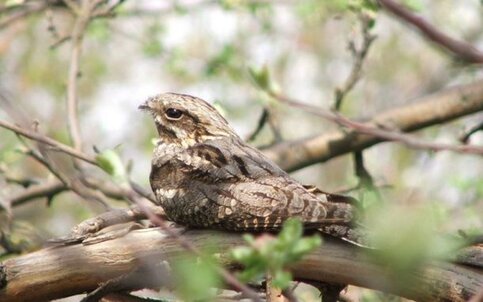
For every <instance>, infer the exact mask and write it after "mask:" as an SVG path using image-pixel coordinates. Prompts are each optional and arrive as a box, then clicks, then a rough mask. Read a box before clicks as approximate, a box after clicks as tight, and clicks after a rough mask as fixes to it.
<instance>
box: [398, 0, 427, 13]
mask: <svg viewBox="0 0 483 302" xmlns="http://www.w3.org/2000/svg"><path fill="white" fill-rule="evenodd" d="M403 2H404V5H405V6H406V7H407V8H409V9H410V10H412V11H414V12H420V11H421V10H422V9H423V3H421V1H420V0H404V1H403Z"/></svg>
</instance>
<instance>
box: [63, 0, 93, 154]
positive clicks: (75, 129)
mask: <svg viewBox="0 0 483 302" xmlns="http://www.w3.org/2000/svg"><path fill="white" fill-rule="evenodd" d="M64 2H65V4H66V5H67V6H69V8H70V9H71V10H73V11H74V13H75V14H76V21H75V24H74V29H73V30H72V34H71V41H72V50H71V54H70V64H69V76H68V81H67V126H68V128H69V134H70V137H71V140H72V143H73V145H74V149H76V150H82V137H81V134H80V125H79V119H78V116H77V107H78V104H77V98H78V92H77V88H78V87H77V79H78V77H79V70H80V67H79V60H80V56H81V51H82V40H83V37H84V32H85V30H86V28H87V25H88V24H89V21H90V18H91V14H92V9H93V6H94V4H95V2H94V1H90V0H84V1H82V6H81V7H80V9H79V7H78V5H77V4H76V3H75V2H73V1H70V0H69V1H67V0H64Z"/></svg>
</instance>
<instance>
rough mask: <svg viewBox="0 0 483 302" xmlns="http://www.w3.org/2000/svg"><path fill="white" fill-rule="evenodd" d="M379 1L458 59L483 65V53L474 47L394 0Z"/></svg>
mask: <svg viewBox="0 0 483 302" xmlns="http://www.w3.org/2000/svg"><path fill="white" fill-rule="evenodd" d="M378 1H379V3H380V4H381V6H382V7H383V8H385V9H386V10H388V11H389V12H391V13H392V14H394V15H396V16H397V17H398V18H400V19H402V20H404V21H405V22H407V23H409V24H411V25H413V26H415V27H416V28H418V29H419V30H420V32H421V33H422V34H423V35H424V36H425V37H426V38H428V39H430V40H431V41H433V42H435V43H436V44H438V45H440V46H442V47H443V48H444V49H446V50H448V51H449V52H451V53H452V54H453V55H455V56H456V57H458V58H460V59H462V60H463V61H466V62H468V63H478V64H481V63H483V52H482V51H481V50H478V49H477V48H476V47H474V46H473V45H471V44H469V43H467V42H465V41H460V40H457V39H455V38H452V37H450V36H449V35H447V34H446V33H444V32H442V31H441V30H439V29H438V28H437V27H435V26H434V25H432V24H431V23H429V22H428V21H426V20H425V19H423V18H422V17H420V16H418V15H416V14H415V13H413V12H411V11H410V10H409V9H407V8H405V7H404V6H403V5H401V4H399V3H397V2H395V1H393V0H378Z"/></svg>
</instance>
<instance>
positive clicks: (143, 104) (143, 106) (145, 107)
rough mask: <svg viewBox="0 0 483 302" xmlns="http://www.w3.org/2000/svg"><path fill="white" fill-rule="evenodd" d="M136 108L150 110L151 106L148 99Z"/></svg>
mask: <svg viewBox="0 0 483 302" xmlns="http://www.w3.org/2000/svg"><path fill="white" fill-rule="evenodd" d="M138 109H139V110H142V111H150V110H151V109H152V108H151V106H149V100H147V101H146V102H144V103H142V104H141V105H139V107H138Z"/></svg>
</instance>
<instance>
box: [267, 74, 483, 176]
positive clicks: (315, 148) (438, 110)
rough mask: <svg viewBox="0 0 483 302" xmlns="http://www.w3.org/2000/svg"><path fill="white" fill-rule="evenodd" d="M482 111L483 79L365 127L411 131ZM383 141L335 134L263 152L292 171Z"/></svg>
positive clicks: (394, 111) (425, 99) (381, 115)
mask: <svg viewBox="0 0 483 302" xmlns="http://www.w3.org/2000/svg"><path fill="white" fill-rule="evenodd" d="M482 110H483V80H479V81H476V82H474V83H472V84H467V85H461V86H456V87H453V88H449V89H447V90H443V91H440V92H438V93H435V94H432V95H429V96H426V97H422V98H420V99H417V100H415V101H414V102H412V103H411V104H409V105H405V106H401V107H399V108H394V109H390V110H388V111H385V112H382V113H379V114H377V115H375V116H374V117H373V118H372V119H370V121H369V122H367V125H371V126H376V127H381V128H382V129H388V130H394V131H401V132H410V131H415V130H419V129H422V128H425V127H428V126H433V125H437V124H441V123H444V122H448V121H451V120H453V119H456V118H458V117H461V116H465V115H469V114H472V113H475V112H478V111H482ZM384 141H386V140H385V139H383V138H381V137H376V136H371V135H367V134H361V133H356V132H355V131H349V132H342V131H334V132H330V133H326V134H322V135H319V136H315V137H311V138H305V139H300V140H295V141H289V142H283V143H280V144H277V145H275V146H273V147H270V148H268V149H265V150H264V153H265V154H266V155H267V156H268V157H269V158H271V159H272V160H274V161H275V162H277V163H278V164H279V165H280V166H281V167H282V169H284V170H287V171H294V170H297V169H301V168H303V167H306V166H309V165H312V164H315V163H318V162H324V161H327V160H329V159H332V158H334V157H337V156H339V155H343V154H346V153H350V152H354V151H358V150H362V149H365V148H368V147H370V146H373V145H375V144H378V143H380V142H384Z"/></svg>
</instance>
